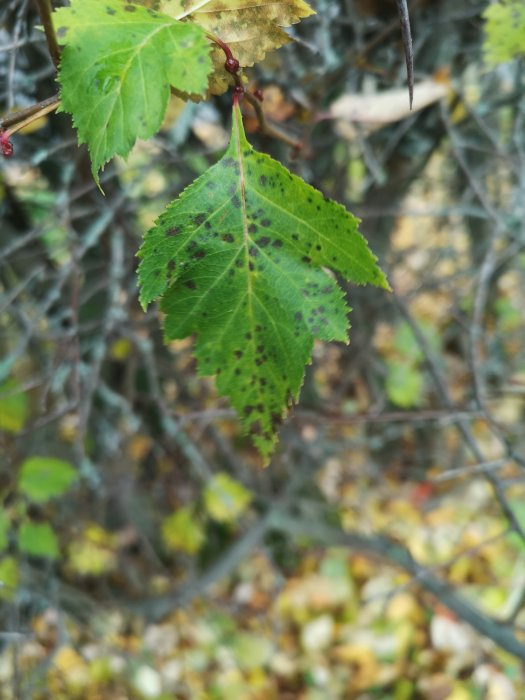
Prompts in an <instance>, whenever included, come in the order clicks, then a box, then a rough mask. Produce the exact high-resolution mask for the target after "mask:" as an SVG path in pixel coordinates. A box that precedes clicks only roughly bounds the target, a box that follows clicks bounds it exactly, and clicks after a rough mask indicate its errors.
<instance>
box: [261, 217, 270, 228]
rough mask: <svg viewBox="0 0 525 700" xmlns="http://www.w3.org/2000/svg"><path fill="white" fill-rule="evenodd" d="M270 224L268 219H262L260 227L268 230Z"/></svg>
mask: <svg viewBox="0 0 525 700" xmlns="http://www.w3.org/2000/svg"><path fill="white" fill-rule="evenodd" d="M271 223H272V222H271V221H270V219H263V220H262V221H261V226H264V227H265V228H268V226H270V225H271Z"/></svg>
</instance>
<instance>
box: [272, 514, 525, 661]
mask: <svg viewBox="0 0 525 700" xmlns="http://www.w3.org/2000/svg"><path fill="white" fill-rule="evenodd" d="M271 527H274V528H275V529H277V530H280V531H282V532H285V533H286V534H288V535H294V534H295V535H296V536H298V537H302V538H304V537H305V536H308V537H311V538H312V539H314V540H317V541H318V542H319V541H320V542H322V543H323V544H325V545H329V546H334V547H335V546H345V547H348V548H350V549H354V550H357V551H361V552H364V553H366V554H368V555H376V556H378V557H381V558H382V559H386V560H388V561H389V562H391V563H392V564H394V565H395V566H398V567H399V568H400V569H402V570H404V571H406V572H407V573H408V574H410V575H411V576H413V577H414V581H415V582H417V583H418V584H419V585H420V586H421V587H422V588H423V590H425V591H427V592H428V593H431V594H432V595H434V596H435V597H436V598H437V599H438V600H439V602H440V603H441V604H442V605H444V606H446V607H447V608H448V609H449V610H451V611H452V612H454V613H455V614H456V615H457V616H458V617H459V618H460V619H461V620H463V621H464V622H466V623H467V624H469V625H470V626H471V627H473V628H474V629H475V630H477V631H478V632H480V633H481V634H483V635H484V636H485V637H488V638H489V639H491V640H492V641H493V642H495V643H496V644H498V645H499V646H500V647H501V648H502V649H505V650H506V651H508V652H509V654H512V655H513V656H516V657H517V658H518V659H525V644H524V643H523V642H521V641H519V640H518V639H517V638H516V637H515V635H514V634H513V633H512V630H511V629H510V627H509V626H508V625H505V624H504V623H502V622H501V620H496V619H493V618H490V617H489V616H488V615H484V614H483V613H482V612H480V611H479V610H477V609H476V608H474V607H472V606H471V605H470V603H468V602H467V601H466V600H464V599H463V598H462V597H461V596H459V595H458V594H457V593H456V592H455V591H454V590H453V588H452V587H451V586H450V584H448V583H447V582H445V581H442V580H441V579H440V578H438V577H437V576H435V575H434V574H433V573H431V572H430V571H429V570H428V569H426V568H425V567H423V566H422V565H421V564H419V562H417V561H416V560H415V559H414V558H413V557H412V555H411V554H410V552H409V551H408V550H407V549H406V548H405V547H404V546H403V545H402V544H399V543H398V542H396V541H394V540H392V539H390V538H389V537H386V536H385V535H362V534H361V533H357V532H348V533H347V532H343V531H342V530H338V529H336V528H332V527H329V526H326V525H323V524H320V523H317V522H312V521H309V520H305V519H301V518H298V517H297V514H296V513H293V514H288V513H285V512H275V513H274V515H273V517H272V519H271V522H270V528H271Z"/></svg>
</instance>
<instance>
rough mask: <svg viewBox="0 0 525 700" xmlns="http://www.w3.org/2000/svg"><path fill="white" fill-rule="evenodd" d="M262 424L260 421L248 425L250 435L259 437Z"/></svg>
mask: <svg viewBox="0 0 525 700" xmlns="http://www.w3.org/2000/svg"><path fill="white" fill-rule="evenodd" d="M262 431H263V430H262V424H261V421H260V420H256V421H255V422H254V423H252V424H251V425H250V433H251V434H252V435H260V434H261V433H262Z"/></svg>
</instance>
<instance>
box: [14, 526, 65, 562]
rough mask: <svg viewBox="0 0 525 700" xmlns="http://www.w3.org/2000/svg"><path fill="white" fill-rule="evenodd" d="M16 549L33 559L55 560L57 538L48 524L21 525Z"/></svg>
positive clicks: (57, 551) (57, 553)
mask: <svg viewBox="0 0 525 700" xmlns="http://www.w3.org/2000/svg"><path fill="white" fill-rule="evenodd" d="M18 548H19V549H20V551H21V552H25V553H26V554H30V555H31V556H34V557H45V558H46V559H56V558H57V557H58V555H59V550H58V541H57V537H56V535H55V533H54V531H53V529H52V527H51V525H50V524H49V523H32V522H26V523H23V524H22V525H21V527H20V530H19V531H18Z"/></svg>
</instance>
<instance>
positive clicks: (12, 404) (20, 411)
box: [0, 379, 29, 434]
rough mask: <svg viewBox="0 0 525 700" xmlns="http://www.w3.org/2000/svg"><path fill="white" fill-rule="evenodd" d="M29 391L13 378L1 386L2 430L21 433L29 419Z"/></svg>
mask: <svg viewBox="0 0 525 700" xmlns="http://www.w3.org/2000/svg"><path fill="white" fill-rule="evenodd" d="M28 412H29V401H28V397H27V393H26V392H25V391H24V390H23V389H22V388H21V387H19V385H18V383H17V382H16V381H14V380H13V379H8V380H7V381H6V382H4V384H2V385H1V386H0V431H2V430H4V431H5V432H8V433H15V434H16V433H19V432H20V431H21V430H22V428H23V427H24V424H25V422H26V420H27V415H28Z"/></svg>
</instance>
